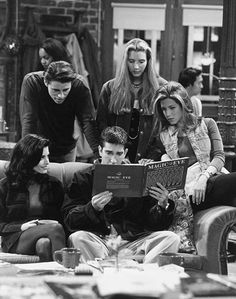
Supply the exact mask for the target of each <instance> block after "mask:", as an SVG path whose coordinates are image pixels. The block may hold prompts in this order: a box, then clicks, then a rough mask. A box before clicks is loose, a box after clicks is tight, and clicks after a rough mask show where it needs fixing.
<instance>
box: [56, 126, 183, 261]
mask: <svg viewBox="0 0 236 299" xmlns="http://www.w3.org/2000/svg"><path fill="white" fill-rule="evenodd" d="M126 146H127V133H126V132H125V131H124V130H123V129H122V128H120V127H117V126H114V127H107V128H106V129H104V130H103V131H102V134H101V143H100V145H99V154H100V157H101V160H100V161H99V162H97V163H101V164H117V165H120V164H123V163H124V159H125V156H126V154H127V151H128V149H127V147H126ZM127 167H129V166H127ZM93 176H94V167H92V168H90V169H88V170H86V171H84V172H76V173H75V175H74V178H73V181H72V184H71V186H70V188H69V190H68V193H67V194H66V196H65V200H64V204H63V207H62V213H63V216H64V222H65V225H66V227H67V229H68V231H69V232H70V233H71V235H70V236H69V245H70V246H73V247H76V248H79V249H80V250H81V254H82V260H83V261H86V260H91V259H95V258H105V257H106V256H108V255H109V247H108V246H107V242H108V240H109V235H111V234H112V235H114V234H115V235H117V236H118V235H119V236H120V239H121V242H120V248H121V249H124V248H125V249H129V250H130V251H131V252H132V254H134V255H138V254H143V255H144V262H146V263H152V262H156V261H157V255H158V254H159V253H161V252H164V251H165V252H177V251H178V248H179V243H180V238H179V236H178V235H176V234H175V233H173V232H171V231H166V229H168V227H169V226H170V224H171V223H172V220H173V213H174V209H175V204H174V202H173V201H172V200H170V199H169V197H168V191H167V190H166V189H165V188H164V187H163V186H162V185H161V184H159V183H156V186H153V187H151V188H150V190H149V195H148V196H145V197H141V198H134V197H132V198H121V197H113V194H112V192H110V191H108V190H104V191H103V192H101V193H98V194H95V195H93V194H92V188H93Z"/></svg>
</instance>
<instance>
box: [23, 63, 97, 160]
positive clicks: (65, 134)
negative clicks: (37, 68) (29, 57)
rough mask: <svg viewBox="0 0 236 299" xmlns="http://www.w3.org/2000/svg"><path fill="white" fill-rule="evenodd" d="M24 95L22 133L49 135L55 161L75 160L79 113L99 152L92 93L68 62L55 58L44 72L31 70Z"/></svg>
mask: <svg viewBox="0 0 236 299" xmlns="http://www.w3.org/2000/svg"><path fill="white" fill-rule="evenodd" d="M20 97H21V99H20V103H21V107H20V113H21V115H20V116H21V122H22V137H24V136H25V135H27V134H29V133H37V134H40V135H42V136H44V137H45V138H48V139H49V140H50V147H49V148H50V160H51V161H52V162H59V163H61V162H69V161H75V158H76V140H75V139H74V137H73V134H74V122H75V117H77V119H78V121H79V123H80V125H81V128H82V131H83V133H84V134H85V136H86V138H87V140H88V143H89V145H90V147H91V148H92V150H93V152H94V153H95V154H96V152H97V146H98V137H97V133H96V126H95V111H94V106H93V102H92V99H91V93H90V90H89V87H88V86H87V84H86V82H85V81H84V79H83V78H82V76H80V75H77V74H76V73H75V72H74V70H73V68H72V66H71V65H70V64H69V63H68V62H65V61H56V62H52V63H51V64H50V65H49V66H48V68H47V70H46V71H45V72H44V73H43V72H33V73H30V74H27V75H26V76H25V78H24V80H23V83H22V88H21V95H20Z"/></svg>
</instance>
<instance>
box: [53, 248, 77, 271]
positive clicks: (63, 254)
mask: <svg viewBox="0 0 236 299" xmlns="http://www.w3.org/2000/svg"><path fill="white" fill-rule="evenodd" d="M80 257H81V253H80V250H79V249H77V248H62V249H61V250H57V251H55V252H54V260H55V261H56V262H57V263H59V264H61V265H62V266H64V267H65V268H71V269H75V267H77V266H78V265H79V262H80Z"/></svg>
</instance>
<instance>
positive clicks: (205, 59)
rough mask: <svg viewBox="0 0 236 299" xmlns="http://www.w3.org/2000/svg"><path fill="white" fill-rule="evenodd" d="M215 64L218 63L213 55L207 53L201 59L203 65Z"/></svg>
mask: <svg viewBox="0 0 236 299" xmlns="http://www.w3.org/2000/svg"><path fill="white" fill-rule="evenodd" d="M215 62H216V60H215V58H214V56H213V53H210V52H206V53H204V54H203V55H202V57H201V64H202V65H210V64H213V63H215Z"/></svg>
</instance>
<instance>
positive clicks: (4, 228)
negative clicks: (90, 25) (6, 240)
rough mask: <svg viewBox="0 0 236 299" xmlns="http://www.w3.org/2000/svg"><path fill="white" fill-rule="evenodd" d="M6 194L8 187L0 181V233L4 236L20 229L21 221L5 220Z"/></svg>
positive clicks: (6, 211)
mask: <svg viewBox="0 0 236 299" xmlns="http://www.w3.org/2000/svg"><path fill="white" fill-rule="evenodd" d="M7 194H8V188H7V186H6V184H4V183H3V182H0V235H1V236H6V235H8V234H10V233H14V232H19V231H21V225H22V224H23V222H22V221H12V222H8V221H7V219H6V218H7V217H6V216H7V213H8V210H7V206H6V197H7Z"/></svg>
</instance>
